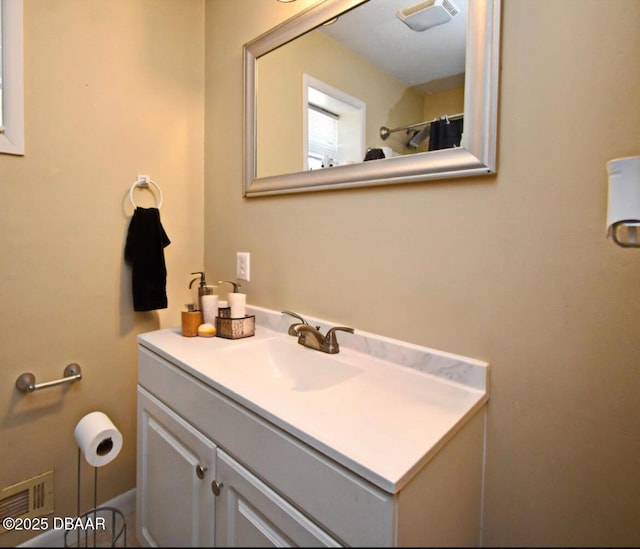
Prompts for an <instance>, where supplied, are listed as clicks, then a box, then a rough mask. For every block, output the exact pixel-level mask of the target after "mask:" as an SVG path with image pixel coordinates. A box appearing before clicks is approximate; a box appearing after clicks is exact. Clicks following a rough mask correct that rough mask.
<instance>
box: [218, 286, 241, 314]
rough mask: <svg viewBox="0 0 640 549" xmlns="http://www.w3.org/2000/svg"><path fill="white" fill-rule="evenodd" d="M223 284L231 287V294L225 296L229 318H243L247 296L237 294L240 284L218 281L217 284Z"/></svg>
mask: <svg viewBox="0 0 640 549" xmlns="http://www.w3.org/2000/svg"><path fill="white" fill-rule="evenodd" d="M223 282H226V283H228V284H231V285H232V286H233V292H230V293H229V295H228V296H227V301H228V304H229V307H230V309H231V318H244V317H245V316H247V294H241V293H240V292H238V288H240V284H238V283H237V282H232V281H230V280H219V281H218V284H222V283H223Z"/></svg>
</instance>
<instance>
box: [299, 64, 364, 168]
mask: <svg viewBox="0 0 640 549" xmlns="http://www.w3.org/2000/svg"><path fill="white" fill-rule="evenodd" d="M303 95H304V98H303V105H304V113H303V126H304V127H305V128H306V131H305V132H304V137H305V146H304V150H305V151H306V154H305V163H306V166H305V169H306V170H315V169H318V168H329V167H332V166H342V165H345V164H352V163H354V162H361V161H362V159H363V158H364V154H365V129H366V104H365V102H364V101H362V100H360V99H358V98H357V97H353V96H351V95H348V94H346V93H344V92H342V91H340V90H338V89H336V88H334V87H332V86H330V85H328V84H326V83H324V82H321V81H320V80H318V79H317V78H313V77H312V76H309V75H308V74H304V75H303Z"/></svg>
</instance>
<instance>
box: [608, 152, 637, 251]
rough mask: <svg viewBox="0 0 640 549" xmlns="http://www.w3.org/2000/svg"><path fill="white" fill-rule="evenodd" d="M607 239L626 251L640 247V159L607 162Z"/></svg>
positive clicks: (634, 157) (627, 158)
mask: <svg viewBox="0 0 640 549" xmlns="http://www.w3.org/2000/svg"><path fill="white" fill-rule="evenodd" d="M607 173H608V175H609V192H608V197H607V236H610V237H611V238H612V239H613V241H614V242H615V243H616V244H617V245H618V246H622V247H623V248H640V240H639V238H638V229H639V228H640V156H627V157H624V158H615V159H613V160H610V161H609V162H607Z"/></svg>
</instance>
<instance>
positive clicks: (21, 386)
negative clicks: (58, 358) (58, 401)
mask: <svg viewBox="0 0 640 549" xmlns="http://www.w3.org/2000/svg"><path fill="white" fill-rule="evenodd" d="M62 375H63V376H64V377H63V378H61V379H54V380H53V381H45V382H43V383H36V376H35V375H33V374H32V373H31V372H25V373H23V374H20V375H19V376H18V379H16V388H17V389H18V391H20V392H22V393H33V391H37V390H38V389H46V388H47V387H55V386H56V385H62V384H63V383H72V382H74V381H79V380H81V379H82V368H80V365H79V364H76V363H75V362H72V363H71V364H67V366H66V368H65V369H64V372H63V374H62Z"/></svg>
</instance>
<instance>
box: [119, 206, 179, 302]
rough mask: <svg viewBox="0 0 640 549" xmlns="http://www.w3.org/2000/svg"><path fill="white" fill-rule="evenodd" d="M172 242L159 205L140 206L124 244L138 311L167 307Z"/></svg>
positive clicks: (135, 212) (132, 218) (134, 214)
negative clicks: (168, 251) (167, 256)
mask: <svg viewBox="0 0 640 549" xmlns="http://www.w3.org/2000/svg"><path fill="white" fill-rule="evenodd" d="M169 244H171V241H170V240H169V238H168V237H167V233H165V232H164V228H163V227H162V224H161V223H160V211H159V210H158V208H136V209H135V211H134V212H133V216H132V217H131V222H130V223H129V232H128V233H127V243H126V245H125V248H124V258H125V260H126V261H127V262H128V263H129V264H130V265H131V279H132V285H131V286H132V290H133V310H134V311H152V310H154V309H166V308H167V288H166V285H167V267H166V264H165V261H164V248H165V247H167V246H168V245H169Z"/></svg>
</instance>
